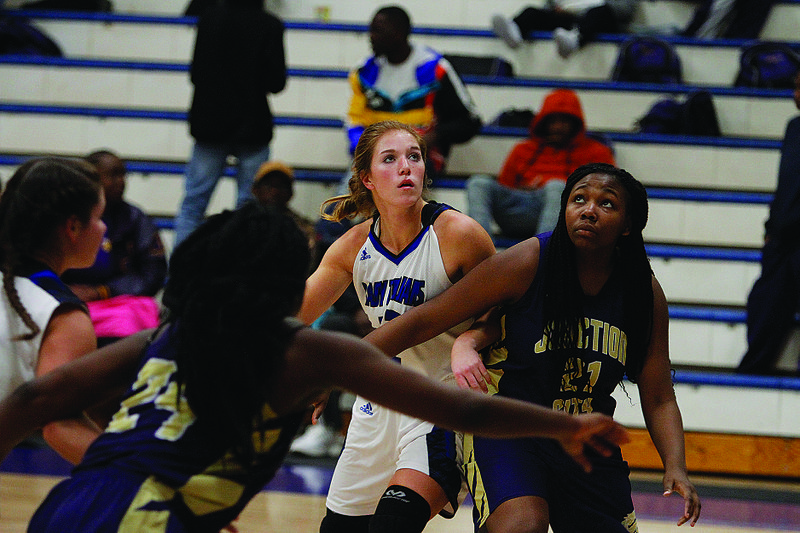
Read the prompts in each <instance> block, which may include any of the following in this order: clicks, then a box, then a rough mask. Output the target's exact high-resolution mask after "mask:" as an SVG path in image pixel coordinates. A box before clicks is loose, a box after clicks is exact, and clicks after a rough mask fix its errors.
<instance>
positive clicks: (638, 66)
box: [611, 36, 683, 83]
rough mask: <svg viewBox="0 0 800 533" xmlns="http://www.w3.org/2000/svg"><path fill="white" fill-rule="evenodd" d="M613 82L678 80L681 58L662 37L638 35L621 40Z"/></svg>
mask: <svg viewBox="0 0 800 533" xmlns="http://www.w3.org/2000/svg"><path fill="white" fill-rule="evenodd" d="M611 79H612V80H613V81H630V82H640V83H682V82H683V74H682V69H681V60H680V57H679V56H678V53H677V52H676V50H675V48H674V47H673V46H672V45H671V44H670V43H668V42H667V41H665V40H663V39H659V38H657V37H650V36H639V37H633V38H631V39H628V40H627V41H625V42H624V43H622V45H621V47H620V50H619V54H618V55H617V61H616V63H615V65H614V70H613V72H612V73H611Z"/></svg>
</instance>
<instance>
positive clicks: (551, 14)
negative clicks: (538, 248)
mask: <svg viewBox="0 0 800 533" xmlns="http://www.w3.org/2000/svg"><path fill="white" fill-rule="evenodd" d="M514 22H515V23H516V25H517V26H519V30H520V32H521V33H522V37H523V38H524V37H525V36H526V35H528V34H529V33H530V32H532V31H553V30H554V29H556V28H571V27H572V26H573V25H574V24H575V22H576V17H575V15H573V14H571V13H567V12H566V11H555V10H553V9H540V8H536V7H526V8H525V9H523V10H522V12H521V13H520V14H519V15H517V16H516V17H514Z"/></svg>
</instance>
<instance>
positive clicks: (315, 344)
mask: <svg viewBox="0 0 800 533" xmlns="http://www.w3.org/2000/svg"><path fill="white" fill-rule="evenodd" d="M296 340H297V343H296V344H295V347H294V348H297V349H299V351H298V350H290V354H289V357H288V358H287V362H288V363H289V364H288V365H287V371H288V372H295V373H296V374H295V375H296V376H300V375H302V374H304V375H305V376H306V379H307V382H306V385H307V386H311V387H312V390H313V388H314V387H323V388H325V387H334V388H341V389H345V390H350V391H352V392H355V393H357V394H359V395H361V396H362V397H364V398H366V399H367V400H370V401H374V402H376V403H379V404H381V405H383V406H385V407H388V408H390V409H394V410H396V411H400V412H403V413H406V414H408V415H410V416H413V417H416V418H422V419H425V420H429V421H431V422H433V423H435V424H437V425H439V426H442V427H446V428H450V429H454V430H457V431H464V432H468V433H474V434H477V435H484V436H487V437H495V438H510V437H549V438H553V439H556V440H558V441H559V442H560V443H561V445H562V446H563V447H564V449H565V450H566V451H567V452H568V453H569V454H570V455H571V456H572V457H573V458H574V459H575V460H576V461H578V462H579V463H580V464H581V465H583V466H584V468H589V467H590V464H589V462H588V459H587V458H586V456H585V455H584V450H585V448H586V447H587V446H588V447H590V448H593V449H595V450H597V451H598V452H599V453H600V454H602V455H605V456H608V455H610V454H611V452H612V450H613V449H615V447H616V446H619V445H620V444H622V443H624V442H627V440H628V434H627V431H626V430H625V429H624V428H623V427H622V426H621V425H619V424H618V423H616V422H614V420H613V419H611V417H608V416H605V415H600V414H592V415H581V416H573V415H568V414H566V413H563V412H559V411H554V410H552V409H547V408H544V407H541V406H538V405H534V404H532V403H529V402H523V401H518V400H512V399H508V398H500V397H496V396H495V397H491V396H487V395H484V394H481V393H480V392H477V391H474V390H464V389H458V388H456V387H452V386H449V385H444V384H442V383H439V382H436V381H433V380H431V379H429V378H427V377H425V376H423V375H421V374H419V373H417V372H414V371H412V370H408V369H406V368H404V367H403V366H401V365H398V364H396V363H394V362H392V361H391V360H390V359H389V358H387V357H385V356H384V355H383V354H382V352H380V351H379V350H377V349H375V348H374V347H373V346H371V345H369V344H367V343H365V342H363V341H362V340H360V339H358V338H356V337H354V336H351V335H344V334H339V333H334V332H327V331H310V330H305V331H302V332H299V333H298V336H297V338H296ZM314 353H316V354H319V353H324V354H325V355H326V357H324V358H321V357H319V355H316V356H314V355H313V354H314ZM295 365H301V366H302V368H304V369H305V370H303V371H298V370H297V369H298V368H299V367H298V366H295ZM292 368H294V370H292ZM293 381H296V380H295V379H284V380H282V382H283V386H286V387H287V390H284V391H283V392H284V393H286V394H289V393H290V391H289V389H288V387H290V385H291V383H292V382H293ZM295 390H297V389H296V387H295ZM309 392H311V391H309ZM295 394H296V393H295ZM275 396H276V398H279V396H278V395H277V394H275Z"/></svg>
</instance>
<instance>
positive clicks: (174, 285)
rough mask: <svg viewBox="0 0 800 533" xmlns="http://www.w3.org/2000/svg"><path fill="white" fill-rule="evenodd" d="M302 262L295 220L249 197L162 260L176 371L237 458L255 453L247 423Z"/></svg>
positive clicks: (263, 389)
mask: <svg viewBox="0 0 800 533" xmlns="http://www.w3.org/2000/svg"><path fill="white" fill-rule="evenodd" d="M309 264H310V252H309V249H308V241H307V239H306V237H305V236H304V234H303V233H302V231H301V230H300V229H299V228H298V227H297V225H296V224H295V223H294V221H293V220H292V219H291V218H290V217H289V216H288V215H285V214H283V213H280V212H278V211H276V210H274V209H273V208H271V207H266V206H262V205H259V204H258V203H257V202H250V203H247V204H245V205H243V206H242V207H241V208H239V209H238V210H236V211H226V212H223V213H220V214H218V215H215V216H212V217H210V218H209V219H208V220H207V221H206V222H205V223H204V224H203V225H201V226H200V227H199V228H197V230H195V231H194V232H193V233H192V234H191V235H189V237H188V238H187V239H186V240H184V241H183V242H182V243H181V244H180V245H179V246H178V247H177V248H176V249H175V251H174V252H173V255H172V258H171V261H170V267H169V280H168V281H167V285H166V287H165V289H164V295H163V303H164V306H165V307H166V308H167V312H168V314H167V322H169V323H171V324H172V326H173V327H174V328H176V335H175V339H176V342H177V344H176V352H177V357H176V361H177V364H178V380H179V382H180V384H181V387H182V389H183V390H184V391H185V394H186V398H187V400H188V401H189V405H190V407H191V408H192V411H193V412H194V413H195V415H197V416H198V417H204V418H205V419H206V420H210V421H212V422H213V423H215V424H217V425H218V431H216V432H215V433H216V434H217V435H220V443H219V444H223V445H225V446H230V445H231V444H232V446H233V450H234V455H235V457H236V458H237V460H239V461H240V462H241V463H242V464H245V465H246V464H249V463H251V462H252V461H254V460H255V458H256V454H255V450H254V447H253V431H254V429H255V428H258V427H260V423H261V421H262V419H263V417H262V410H263V407H264V404H265V403H266V400H267V396H268V393H269V390H270V388H271V386H272V383H271V382H270V377H271V376H273V375H274V374H275V370H276V368H279V367H280V365H281V364H282V361H283V355H284V351H285V350H286V347H287V346H288V343H289V342H290V340H291V330H290V328H288V327H287V326H286V323H285V320H284V319H285V318H286V317H289V316H293V315H294V314H296V312H297V311H298V309H299V307H300V303H301V301H302V297H303V291H304V289H305V281H306V277H307V276H308V273H309V272H308V271H309Z"/></svg>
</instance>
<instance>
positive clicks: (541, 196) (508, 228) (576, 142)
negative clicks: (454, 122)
mask: <svg viewBox="0 0 800 533" xmlns="http://www.w3.org/2000/svg"><path fill="white" fill-rule="evenodd" d="M586 163H608V164H610V165H616V162H615V161H614V154H613V152H612V150H611V148H610V147H609V146H608V145H606V144H604V143H603V142H600V141H598V140H596V139H593V138H591V137H589V136H588V135H587V134H586V123H585V121H584V117H583V109H582V107H581V102H580V100H579V99H578V95H577V94H575V92H574V91H571V90H569V89H556V90H554V91H552V92H550V93H549V94H548V95H547V96H545V98H544V101H543V102H542V107H541V109H540V110H539V112H538V113H537V114H536V116H535V117H534V118H533V121H532V122H531V126H530V133H529V136H528V138H527V139H525V140H524V141H522V142H521V143H518V144H517V145H515V146H514V148H513V149H512V150H511V152H510V153H509V154H508V157H507V158H506V161H505V163H504V164H503V168H502V170H501V171H500V174H499V175H498V176H497V179H495V178H494V177H492V176H488V175H485V174H476V175H473V176H471V177H470V178H469V179H468V180H467V184H466V188H467V203H468V211H467V214H468V215H469V216H471V217H472V218H474V219H475V220H477V221H478V223H480V225H481V226H483V228H484V229H485V230H486V231H487V232H488V233H489V235H494V234H496V233H497V232H496V229H497V227H499V229H500V234H502V235H503V236H505V237H508V238H514V239H527V238H529V237H533V236H534V235H536V234H538V233H542V232H545V231H550V230H552V229H553V228H554V227H555V225H556V221H557V220H558V213H559V209H560V207H561V191H562V190H563V189H564V183H566V180H567V176H569V175H570V174H571V173H572V172H573V171H574V170H575V169H577V168H578V167H580V166H581V165H584V164H586Z"/></svg>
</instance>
